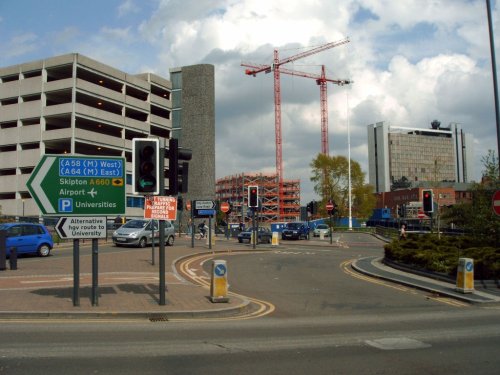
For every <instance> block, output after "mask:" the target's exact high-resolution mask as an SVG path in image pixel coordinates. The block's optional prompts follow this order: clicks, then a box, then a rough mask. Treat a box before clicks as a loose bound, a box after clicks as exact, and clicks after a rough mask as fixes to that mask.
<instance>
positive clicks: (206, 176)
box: [170, 64, 215, 221]
mask: <svg viewBox="0 0 500 375" xmlns="http://www.w3.org/2000/svg"><path fill="white" fill-rule="evenodd" d="M170 80H171V82H172V130H173V137H174V138H177V139H179V146H180V147H185V148H190V149H191V150H192V151H193V157H192V160H191V161H190V162H189V189H188V193H187V194H185V195H184V201H186V200H191V201H192V200H203V199H215V83H214V66H213V65H208V64H200V65H191V66H183V67H180V68H173V69H170ZM183 221H184V220H183Z"/></svg>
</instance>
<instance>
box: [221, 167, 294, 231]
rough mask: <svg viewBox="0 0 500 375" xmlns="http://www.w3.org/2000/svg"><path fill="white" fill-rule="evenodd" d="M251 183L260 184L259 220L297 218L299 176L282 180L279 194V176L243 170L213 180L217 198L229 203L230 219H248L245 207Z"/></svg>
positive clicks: (263, 221)
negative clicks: (249, 172) (296, 178)
mask: <svg viewBox="0 0 500 375" xmlns="http://www.w3.org/2000/svg"><path fill="white" fill-rule="evenodd" d="M252 185H256V186H258V187H259V201H260V206H259V209H258V211H257V212H256V215H258V217H259V221H260V222H261V223H268V224H270V223H277V222H287V221H297V220H299V217H300V180H290V179H285V180H283V189H282V191H281V196H279V191H280V189H279V179H278V176H277V175H276V174H275V173H273V174H265V173H254V174H245V173H242V174H237V175H232V176H226V177H222V178H220V179H218V180H217V182H216V197H217V199H218V200H219V201H220V202H229V203H231V204H232V211H231V213H230V214H229V217H228V220H229V222H231V223H235V222H236V223H239V222H243V223H244V222H245V221H248V220H249V217H250V216H251V215H250V214H249V212H250V211H249V209H248V186H252ZM280 204H281V205H282V207H281V210H280V207H279V205H280ZM280 212H281V214H280Z"/></svg>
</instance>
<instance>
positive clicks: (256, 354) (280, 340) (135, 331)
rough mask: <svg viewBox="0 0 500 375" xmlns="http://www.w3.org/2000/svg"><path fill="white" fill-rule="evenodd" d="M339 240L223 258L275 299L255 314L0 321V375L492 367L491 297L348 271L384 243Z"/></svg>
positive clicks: (247, 283) (255, 292)
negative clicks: (485, 300) (340, 243)
mask: <svg viewBox="0 0 500 375" xmlns="http://www.w3.org/2000/svg"><path fill="white" fill-rule="evenodd" d="M343 240H345V241H346V243H347V245H348V247H341V248H329V247H327V248H325V247H317V246H311V245H310V244H308V243H307V242H306V241H302V242H300V243H294V244H291V245H290V246H286V245H284V244H282V246H280V248H279V249H272V250H270V251H267V252H265V253H252V252H249V253H247V254H245V255H241V254H238V253H233V254H234V255H229V256H225V257H224V258H223V259H226V260H227V262H228V272H229V273H228V278H229V283H230V289H231V290H232V291H235V292H238V293H241V294H247V295H249V296H251V297H255V298H259V299H262V300H265V301H268V302H271V303H273V304H274V306H275V311H274V312H273V313H272V314H270V315H266V316H264V317H261V318H257V319H243V320H242V319H221V320H216V321H214V320H198V321H186V322H149V321H138V320H130V321H126V320H113V319H110V320H109V321H99V322H95V321H88V320H86V321H79V320H76V319H75V320H71V321H68V320H65V321H47V320H45V321H3V322H2V323H1V324H2V325H1V328H0V374H2V375H3V374H48V373H50V374H68V373H71V374H92V373H96V374H98V373H101V374H259V373H261V374H306V373H307V374H452V373H453V374H475V373H481V374H497V373H498V368H500V358H499V357H498V348H499V347H500V307H498V306H491V307H488V308H486V307H478V306H469V305H465V304H463V303H456V302H455V301H451V300H447V299H441V298H436V297H435V296H432V295H428V294H426V293H424V292H417V291H415V290H411V289H408V288H404V287H400V286H398V285H394V284H391V283H386V282H381V281H377V280H372V279H369V278H364V277H360V276H359V275H356V274H352V272H350V268H349V267H348V262H349V260H351V259H355V258H357V257H362V256H368V255H377V254H380V255H381V254H382V247H381V246H382V244H381V243H380V242H379V241H378V240H376V239H374V238H372V237H369V236H361V235H357V234H348V235H345V236H344V238H343ZM236 246H240V245H236ZM241 246H247V248H248V245H241ZM285 246H286V247H285Z"/></svg>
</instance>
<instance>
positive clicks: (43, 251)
mask: <svg viewBox="0 0 500 375" xmlns="http://www.w3.org/2000/svg"><path fill="white" fill-rule="evenodd" d="M37 253H38V255H39V256H41V257H47V256H49V254H50V246H49V245H47V244H43V245H40V246H39V247H38V250H37Z"/></svg>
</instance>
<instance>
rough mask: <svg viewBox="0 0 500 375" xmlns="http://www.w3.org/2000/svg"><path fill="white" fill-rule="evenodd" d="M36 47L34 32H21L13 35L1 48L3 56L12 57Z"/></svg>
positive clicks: (36, 38) (36, 39) (36, 41)
mask: <svg viewBox="0 0 500 375" xmlns="http://www.w3.org/2000/svg"><path fill="white" fill-rule="evenodd" d="M38 47H39V46H38V37H37V35H36V34H35V33H23V34H19V35H16V36H15V37H13V38H12V39H11V40H10V41H9V42H8V43H7V45H6V46H5V47H4V48H2V50H3V54H4V57H7V58H12V57H16V56H22V55H24V54H26V53H28V52H30V51H34V50H35V49H37V48H38Z"/></svg>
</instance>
